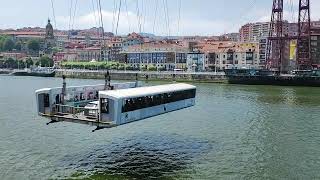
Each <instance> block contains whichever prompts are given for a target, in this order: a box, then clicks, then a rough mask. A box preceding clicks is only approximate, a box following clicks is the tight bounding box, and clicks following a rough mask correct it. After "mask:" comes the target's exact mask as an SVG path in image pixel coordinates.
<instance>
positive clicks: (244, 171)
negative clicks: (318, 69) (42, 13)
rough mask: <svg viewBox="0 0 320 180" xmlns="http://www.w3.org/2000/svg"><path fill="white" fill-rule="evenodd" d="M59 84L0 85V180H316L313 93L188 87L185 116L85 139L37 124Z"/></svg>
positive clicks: (319, 119) (318, 131)
mask: <svg viewBox="0 0 320 180" xmlns="http://www.w3.org/2000/svg"><path fill="white" fill-rule="evenodd" d="M67 83H68V85H87V84H102V83H103V81H102V80H79V79H67ZM61 84H62V80H61V79H58V78H36V77H13V76H0V179H1V180H6V179H320V111H319V110H320V88H310V87H277V86H240V85H223V84H195V85H196V86H197V100H196V106H194V107H192V108H189V109H184V110H181V111H177V112H172V113H168V114H165V115H161V116H158V117H153V118H150V119H147V120H143V121H139V122H135V123H131V124H128V125H124V126H119V127H116V128H112V129H104V130H100V131H97V132H95V133H92V132H91V130H93V129H94V127H90V126H85V125H80V124H72V123H55V124H50V125H46V123H47V122H48V120H46V119H44V118H42V117H39V116H37V114H36V104H35V103H36V102H35V95H34V92H35V90H37V89H40V88H43V87H56V86H61ZM150 84H159V83H149V85H150Z"/></svg>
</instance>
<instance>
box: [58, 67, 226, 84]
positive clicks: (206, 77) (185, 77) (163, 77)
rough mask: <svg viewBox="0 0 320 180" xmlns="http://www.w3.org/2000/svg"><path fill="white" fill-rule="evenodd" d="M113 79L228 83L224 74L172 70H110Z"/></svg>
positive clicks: (78, 74)
mask: <svg viewBox="0 0 320 180" xmlns="http://www.w3.org/2000/svg"><path fill="white" fill-rule="evenodd" d="M105 74H106V71H77V70H73V71H63V70H58V71H57V72H56V77H62V76H63V75H65V76H66V77H67V78H81V79H104V76H105ZM110 76H111V79H112V80H131V81H132V80H136V76H138V80H141V81H147V80H148V81H177V82H211V83H227V82H228V80H227V77H226V76H225V75H224V74H214V73H170V72H161V73H158V72H128V71H127V72H124V71H110Z"/></svg>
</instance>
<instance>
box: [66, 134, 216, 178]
mask: <svg viewBox="0 0 320 180" xmlns="http://www.w3.org/2000/svg"><path fill="white" fill-rule="evenodd" d="M211 149H212V146H211V145H210V144H209V143H208V142H207V141H199V140H195V139H181V138H177V137H170V136H160V135H159V136H149V137H148V138H146V137H145V136H144V137H142V136H135V137H132V138H130V139H123V140H121V141H118V142H113V143H111V144H106V145H99V146H96V147H93V148H92V150H90V151H89V152H85V153H74V154H72V153H71V154H69V155H67V156H65V157H64V158H63V159H61V164H62V166H64V168H66V169H75V170H76V171H77V172H76V173H74V174H73V175H72V176H70V177H67V178H89V177H101V178H107V177H113V178H115V177H117V178H121V177H122V178H124V179H126V178H130V179H153V178H166V179H171V178H173V177H176V176H179V173H178V172H179V171H185V170H188V169H190V168H191V167H190V166H192V165H194V164H192V165H191V163H194V161H196V160H197V158H200V157H201V156H202V155H203V154H205V153H206V152H209V151H210V150H211ZM184 175H185V172H184Z"/></svg>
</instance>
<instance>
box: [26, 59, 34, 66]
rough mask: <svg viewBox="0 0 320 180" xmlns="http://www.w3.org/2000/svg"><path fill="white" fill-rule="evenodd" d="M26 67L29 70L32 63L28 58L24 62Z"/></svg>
mask: <svg viewBox="0 0 320 180" xmlns="http://www.w3.org/2000/svg"><path fill="white" fill-rule="evenodd" d="M26 66H27V68H30V67H31V66H33V61H32V59H31V58H28V59H27V60H26Z"/></svg>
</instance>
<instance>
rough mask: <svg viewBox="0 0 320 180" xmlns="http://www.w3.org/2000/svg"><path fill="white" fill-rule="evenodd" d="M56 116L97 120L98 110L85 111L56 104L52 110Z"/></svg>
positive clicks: (81, 108)
mask: <svg viewBox="0 0 320 180" xmlns="http://www.w3.org/2000/svg"><path fill="white" fill-rule="evenodd" d="M53 113H54V114H56V115H64V116H65V115H73V117H87V118H98V109H86V108H83V107H74V106H69V105H62V104H56V105H55V106H54V109H53Z"/></svg>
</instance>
